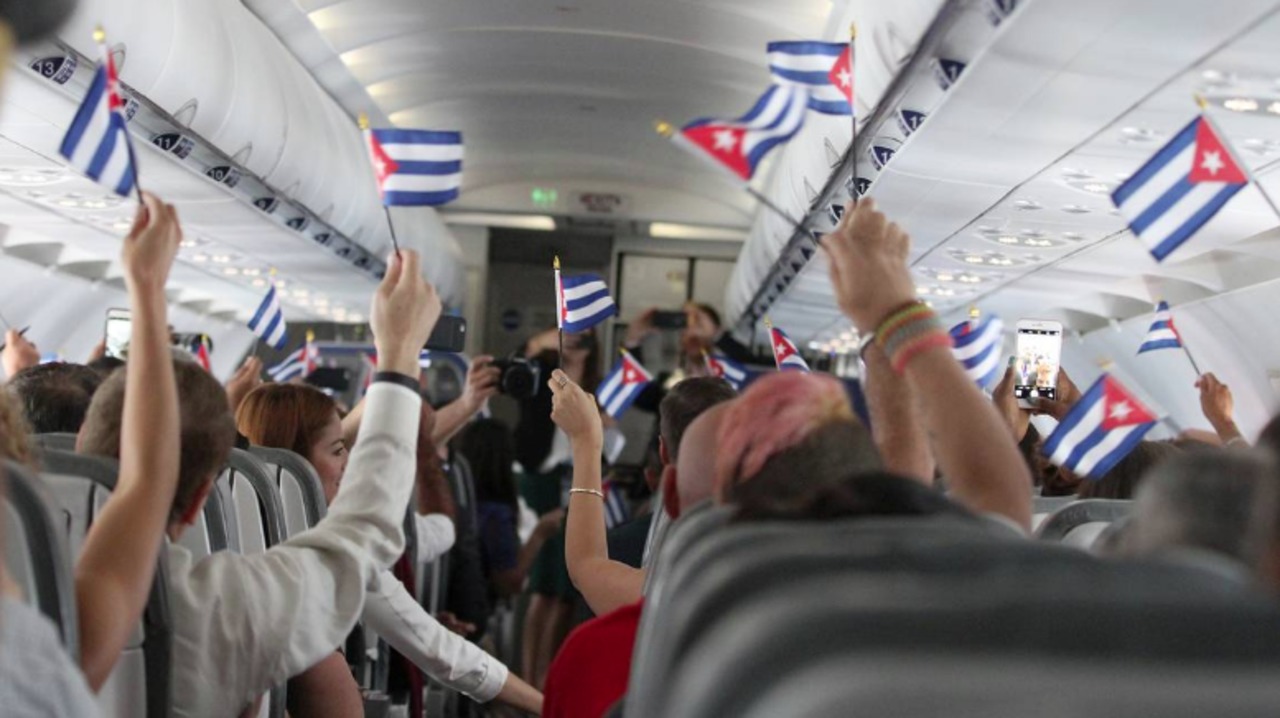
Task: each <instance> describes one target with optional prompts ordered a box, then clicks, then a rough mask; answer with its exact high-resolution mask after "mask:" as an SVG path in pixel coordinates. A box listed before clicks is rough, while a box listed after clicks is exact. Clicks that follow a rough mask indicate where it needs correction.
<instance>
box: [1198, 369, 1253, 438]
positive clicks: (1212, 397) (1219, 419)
mask: <svg viewBox="0 0 1280 718" xmlns="http://www.w3.org/2000/svg"><path fill="white" fill-rule="evenodd" d="M1196 388H1197V389H1199V390H1200V411H1201V412H1203V413H1204V418H1206V419H1208V420H1209V424H1210V425H1212V426H1213V431H1214V433H1216V434H1217V435H1218V438H1219V439H1220V440H1221V441H1222V444H1223V446H1241V447H1246V448H1247V447H1248V446H1249V440H1248V439H1246V438H1244V434H1242V433H1241V432H1240V427H1238V426H1236V420H1235V410H1236V400H1235V397H1234V396H1232V394H1231V387H1229V386H1227V385H1226V384H1223V383H1222V381H1220V380H1219V379H1218V377H1217V376H1215V375H1214V373H1213V372H1206V373H1205V374H1202V375H1201V376H1200V377H1199V378H1198V379H1196Z"/></svg>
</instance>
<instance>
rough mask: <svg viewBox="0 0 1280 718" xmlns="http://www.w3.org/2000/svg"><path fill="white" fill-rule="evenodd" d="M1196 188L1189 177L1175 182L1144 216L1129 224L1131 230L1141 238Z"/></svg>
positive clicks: (1146, 210) (1149, 207) (1148, 207)
mask: <svg viewBox="0 0 1280 718" xmlns="http://www.w3.org/2000/svg"><path fill="white" fill-rule="evenodd" d="M1194 188H1195V185H1193V184H1191V178H1190V176H1189V175H1188V176H1184V177H1183V178H1182V179H1180V180H1178V181H1177V182H1174V183H1173V186H1172V187H1170V188H1169V189H1167V190H1165V193H1164V194H1162V195H1160V198H1159V199H1157V200H1156V201H1155V202H1152V203H1151V204H1150V205H1148V206H1147V208H1146V209H1145V210H1143V212H1142V214H1140V215H1138V216H1137V217H1135V218H1134V219H1133V221H1132V222H1130V223H1129V229H1131V230H1133V233H1134V234H1136V235H1139V236H1141V235H1142V233H1143V232H1144V231H1145V230H1146V229H1147V227H1150V226H1151V225H1152V223H1154V222H1155V221H1156V220H1158V219H1160V218H1161V217H1163V216H1164V213H1165V212H1168V211H1169V210H1171V209H1173V207H1174V205H1176V204H1178V202H1179V201H1180V200H1181V199H1182V198H1183V197H1185V196H1187V193H1188V192H1190V191H1191V190H1192V189H1194Z"/></svg>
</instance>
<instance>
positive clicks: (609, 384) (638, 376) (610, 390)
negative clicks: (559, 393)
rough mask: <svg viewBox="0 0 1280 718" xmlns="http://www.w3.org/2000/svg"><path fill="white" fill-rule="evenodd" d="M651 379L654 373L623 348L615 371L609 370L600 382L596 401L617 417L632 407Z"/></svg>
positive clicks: (614, 368)
mask: <svg viewBox="0 0 1280 718" xmlns="http://www.w3.org/2000/svg"><path fill="white" fill-rule="evenodd" d="M651 381H653V375H652V374H650V373H649V372H648V371H647V370H646V369H645V368H644V367H643V366H641V365H640V362H638V361H636V358H635V357H633V356H631V352H629V351H627V350H626V349H623V350H622V356H621V357H620V358H619V359H618V363H617V364H615V365H614V367H613V371H611V372H609V376H607V377H605V378H604V381H603V382H601V383H600V390H599V391H598V392H597V393H596V401H597V402H598V403H599V404H600V408H602V409H604V412H605V413H606V414H608V415H609V416H610V417H612V418H614V419H617V418H618V417H620V416H622V414H623V412H625V411H626V410H627V409H629V408H631V405H632V404H633V403H635V400H636V398H637V397H639V396H640V392H642V391H644V388H645V387H646V386H648V385H649V382H651Z"/></svg>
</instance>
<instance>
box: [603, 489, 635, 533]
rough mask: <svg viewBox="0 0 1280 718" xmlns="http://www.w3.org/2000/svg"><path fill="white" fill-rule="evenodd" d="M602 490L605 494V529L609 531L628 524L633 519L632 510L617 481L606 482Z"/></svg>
mask: <svg viewBox="0 0 1280 718" xmlns="http://www.w3.org/2000/svg"><path fill="white" fill-rule="evenodd" d="M600 488H601V489H603V493H604V528H605V530H606V531H608V530H609V529H612V528H616V527H618V526H621V525H622V524H624V523H626V522H627V519H629V518H631V508H630V507H629V506H628V505H627V497H625V496H623V495H622V488H621V487H620V486H618V484H617V482H616V481H606V482H604V484H603V485H602V486H601V487H600Z"/></svg>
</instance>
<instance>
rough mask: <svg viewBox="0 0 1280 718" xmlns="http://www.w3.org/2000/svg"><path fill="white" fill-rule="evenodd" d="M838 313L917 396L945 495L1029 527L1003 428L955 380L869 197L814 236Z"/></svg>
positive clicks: (952, 364) (946, 347)
mask: <svg viewBox="0 0 1280 718" xmlns="http://www.w3.org/2000/svg"><path fill="white" fill-rule="evenodd" d="M822 246H823V247H824V248H825V249H826V251H827V255H828V258H829V259H830V260H831V261H830V265H831V283H832V285H833V286H834V288H835V292H836V297H837V299H838V301H839V303H840V308H841V310H842V311H843V312H844V313H845V314H846V315H847V316H848V317H849V318H850V319H851V320H853V323H854V325H855V326H857V327H858V330H859V331H861V332H863V333H867V332H875V333H876V341H877V343H878V344H879V345H880V346H881V347H882V348H884V349H885V350H886V355H887V356H888V357H889V360H890V364H891V365H892V366H893V369H894V371H898V372H899V373H901V374H903V375H904V376H906V377H907V380H908V381H910V382H911V385H912V387H913V388H914V389H915V391H916V396H917V397H918V398H919V400H920V407H921V412H922V417H923V421H924V427H925V429H926V430H927V431H928V432H929V435H930V436H931V437H932V438H933V447H934V456H935V457H936V458H937V460H938V465H939V466H940V467H941V468H942V471H943V473H944V474H945V475H946V477H947V478H948V479H949V480H950V482H951V490H952V494H953V495H954V496H955V498H956V499H958V500H959V501H960V502H962V503H964V504H966V505H967V506H969V507H970V508H971V509H973V510H975V511H979V512H990V513H997V514H1001V515H1003V516H1006V517H1008V518H1010V519H1012V520H1013V521H1015V522H1016V523H1018V524H1019V525H1021V526H1022V527H1024V528H1029V527H1030V525H1031V477H1030V475H1029V473H1028V470H1027V467H1026V464H1025V463H1024V462H1023V460H1022V456H1021V454H1019V453H1018V446H1017V444H1016V443H1015V442H1014V441H1013V438H1012V436H1011V435H1010V431H1009V428H1008V427H1007V426H1006V425H1005V423H1004V420H1003V419H1002V418H1001V417H1000V414H999V412H997V411H996V409H995V407H994V406H992V405H991V403H990V402H989V401H987V399H986V397H984V396H983V395H982V392H981V391H979V390H978V388H977V386H976V385H975V384H974V383H973V382H972V381H970V380H969V378H968V377H967V376H966V375H965V373H964V369H962V368H961V366H960V364H959V363H958V362H957V361H956V360H955V357H954V356H953V355H952V353H951V342H950V337H949V336H947V334H946V331H945V330H944V329H943V328H942V326H941V324H939V323H938V320H937V318H936V317H935V316H933V312H932V310H930V309H929V308H928V307H927V306H926V305H924V304H923V303H922V302H920V301H919V300H918V299H917V298H916V289H915V283H914V282H913V281H912V279H911V271H910V269H908V267H907V256H908V251H909V249H910V238H909V237H908V236H907V233H906V232H904V231H903V230H902V229H901V228H899V227H898V226H897V225H896V224H890V223H889V222H888V220H887V219H886V218H885V216H884V214H882V213H881V212H879V211H878V210H877V209H876V206H875V201H874V200H871V199H863V200H860V201H858V202H857V203H856V205H855V204H854V203H850V205H849V207H848V208H847V209H846V210H845V214H844V217H843V218H842V219H841V222H840V226H839V227H837V228H836V230H835V231H834V232H832V233H831V234H828V235H827V236H825V237H824V238H823V241H822Z"/></svg>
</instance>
